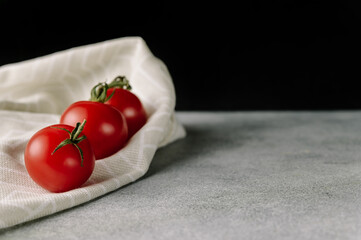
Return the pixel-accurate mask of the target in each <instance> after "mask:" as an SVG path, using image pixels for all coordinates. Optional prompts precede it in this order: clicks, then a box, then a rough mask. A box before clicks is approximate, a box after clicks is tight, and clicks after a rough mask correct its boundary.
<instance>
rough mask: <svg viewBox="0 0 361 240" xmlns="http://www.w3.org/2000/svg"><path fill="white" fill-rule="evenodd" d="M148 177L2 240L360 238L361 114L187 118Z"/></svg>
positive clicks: (183, 117)
mask: <svg viewBox="0 0 361 240" xmlns="http://www.w3.org/2000/svg"><path fill="white" fill-rule="evenodd" d="M177 116H178V118H179V119H180V121H181V122H182V123H183V124H184V125H185V127H186V130H187V133H188V136H187V137H186V138H185V139H182V140H179V141H177V142H175V143H173V144H171V145H169V146H166V147H164V148H161V149H159V150H158V151H157V153H156V155H155V157H154V160H153V163H152V165H151V167H150V169H149V171H148V173H147V174H146V176H144V177H143V178H142V179H140V180H138V181H136V182H135V183H132V184H129V185H127V186H125V187H123V188H121V189H119V190H117V191H114V192H112V193H110V194H107V195H105V196H103V197H101V198H98V199H96V200H94V201H91V202H88V203H86V204H83V205H81V206H78V207H75V208H72V209H70V210H66V211H64V212H61V213H58V214H55V215H52V216H49V217H45V218H42V219H38V220H35V221H32V222H29V223H26V224H22V225H19V226H16V227H12V228H9V229H5V230H1V231H0V239H45V238H49V239H62V240H64V239H241V238H242V239H327V240H329V239H360V238H361V201H360V197H361V112H358V111H357V112H347V111H338V112H298V113H295V112H238V113H222V112H218V113H199V112H193V113H192V112H181V113H178V115H177Z"/></svg>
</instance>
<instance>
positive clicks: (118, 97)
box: [105, 88, 147, 138]
mask: <svg viewBox="0 0 361 240" xmlns="http://www.w3.org/2000/svg"><path fill="white" fill-rule="evenodd" d="M112 93H113V96H112V97H111V98H110V99H109V100H108V101H106V102H105V104H109V105H111V106H113V107H115V108H116V109H118V110H119V111H120V112H121V113H123V115H124V117H125V119H126V121H127V125H128V138H131V137H132V136H133V135H134V134H135V133H136V132H137V131H138V130H139V129H140V128H141V127H143V126H144V124H145V123H146V122H147V115H146V112H145V110H144V107H143V105H142V103H141V102H140V100H139V98H138V97H137V96H136V95H135V94H134V93H132V92H130V91H129V90H127V89H123V88H110V89H108V90H107V96H108V97H109V96H110V95H111V94H112Z"/></svg>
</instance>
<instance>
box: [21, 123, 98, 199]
mask: <svg viewBox="0 0 361 240" xmlns="http://www.w3.org/2000/svg"><path fill="white" fill-rule="evenodd" d="M78 125H79V124H78ZM82 126H84V125H82ZM78 129H79V126H77V128H74V127H72V126H69V125H65V124H55V125H51V126H48V127H45V128H43V129H41V130H39V131H38V132H36V133H35V134H34V135H33V136H32V137H31V138H30V140H29V142H28V143H27V145H26V148H25V153H24V160H25V166H26V169H27V171H28V173H29V175H30V177H31V178H32V179H33V180H34V181H35V182H36V183H37V184H38V185H40V186H41V187H43V188H45V189H47V190H49V191H50V192H65V191H69V190H72V189H75V188H78V187H80V186H81V185H82V184H83V183H85V182H86V181H87V180H88V178H89V177H90V175H91V174H92V172H93V170H94V165H95V156H94V152H93V149H92V146H91V144H90V142H89V140H88V139H86V137H85V136H84V135H83V134H82V133H80V132H78V133H77V134H78V135H75V133H76V132H75V131H78ZM74 130H75V131H74ZM80 131H81V130H80ZM69 134H70V135H71V134H73V139H72V140H70V138H69ZM78 136H79V138H77V137H78ZM64 140H65V141H64ZM64 142H65V143H64ZM61 143H62V144H63V146H62V145H60V144H61Z"/></svg>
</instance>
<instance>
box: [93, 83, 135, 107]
mask: <svg viewBox="0 0 361 240" xmlns="http://www.w3.org/2000/svg"><path fill="white" fill-rule="evenodd" d="M110 88H122V89H126V90H131V89H132V87H131V86H130V84H129V80H128V79H127V78H126V77H125V76H117V77H116V78H114V80H113V81H112V82H111V83H109V84H108V83H106V82H102V83H98V84H97V85H95V86H94V87H93V88H92V90H91V92H90V101H92V102H101V103H105V102H107V101H108V100H109V99H111V98H112V97H113V95H114V93H115V89H114V90H113V92H112V93H111V94H110V95H109V96H108V97H107V91H108V89H110Z"/></svg>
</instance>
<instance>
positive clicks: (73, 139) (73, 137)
mask: <svg viewBox="0 0 361 240" xmlns="http://www.w3.org/2000/svg"><path fill="white" fill-rule="evenodd" d="M85 123H86V120H85V119H84V121H83V123H81V124H80V122H78V123H77V124H76V126H75V128H74V129H73V131H71V132H70V131H69V130H68V129H65V128H61V127H52V128H57V129H60V130H64V131H66V132H67V133H69V138H67V139H65V140H64V141H62V142H61V143H60V144H59V145H58V146H57V147H56V148H55V149H54V151H53V152H52V153H51V155H53V154H54V153H55V152H56V151H57V150H59V149H60V148H62V147H64V146H65V145H68V144H72V145H74V146H75V147H76V148H77V149H78V151H79V154H80V158H81V163H80V165H81V167H83V161H84V156H83V151H82V150H81V148H80V147H79V146H78V143H80V142H81V141H83V140H84V139H86V136H85V135H83V136H81V137H79V135H80V133H81V132H82V131H83V129H84V125H85Z"/></svg>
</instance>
